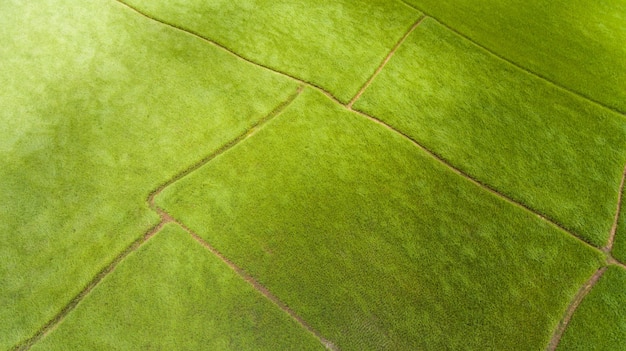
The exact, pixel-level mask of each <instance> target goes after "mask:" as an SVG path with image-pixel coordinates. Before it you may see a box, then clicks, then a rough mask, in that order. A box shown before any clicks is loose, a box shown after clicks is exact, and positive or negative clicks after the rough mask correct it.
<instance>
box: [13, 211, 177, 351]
mask: <svg viewBox="0 0 626 351" xmlns="http://www.w3.org/2000/svg"><path fill="white" fill-rule="evenodd" d="M171 221H172V218H171V217H170V216H169V215H168V216H161V221H160V222H159V223H158V224H157V225H156V226H154V227H153V228H152V229H150V230H148V231H147V232H146V233H145V234H144V235H143V236H142V237H140V238H139V239H137V240H135V241H134V242H133V243H132V244H130V246H128V247H127V248H126V249H125V250H124V251H122V253H120V254H119V255H118V256H117V257H115V258H114V259H113V261H111V263H109V265H107V266H106V267H104V268H103V269H102V270H101V271H100V272H99V273H98V274H97V275H96V276H95V277H94V278H93V279H92V280H91V281H90V282H89V284H87V286H85V288H84V289H83V290H82V291H81V292H80V293H78V295H76V296H75V297H74V298H73V299H72V301H70V303H68V304H67V305H66V306H65V307H63V309H62V310H61V311H60V312H59V313H58V314H57V315H56V316H54V317H53V318H52V319H51V320H50V321H48V323H46V324H45V325H44V326H43V327H41V329H39V330H38V331H37V333H35V335H33V336H32V337H31V338H30V339H27V340H25V341H23V342H21V343H19V344H18V345H16V346H14V347H13V348H12V350H20V351H22V350H29V349H30V348H31V347H32V346H33V345H34V344H35V343H36V342H37V341H39V340H41V338H43V337H44V336H46V334H48V333H49V332H51V331H52V330H54V328H55V327H56V326H57V325H59V324H60V323H61V322H63V320H64V319H65V317H66V316H67V315H68V314H69V313H70V312H72V310H74V308H76V306H78V304H79V303H80V302H81V301H82V300H83V299H84V298H85V297H86V296H87V295H89V293H90V292H91V291H92V290H93V289H94V288H95V287H96V286H97V285H98V284H99V283H100V281H102V279H104V278H105V277H106V276H107V275H109V274H110V273H111V272H113V271H114V270H115V267H117V265H118V264H119V263H120V262H122V261H123V260H124V259H125V258H126V257H127V256H128V255H130V254H131V253H133V252H135V251H137V249H138V248H139V247H141V245H143V244H144V243H145V242H146V241H148V240H149V239H150V238H152V237H153V236H154V235H155V234H156V233H158V232H159V231H160V230H161V228H163V226H164V225H165V224H167V223H169V222H171Z"/></svg>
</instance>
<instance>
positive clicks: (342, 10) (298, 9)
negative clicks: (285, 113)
mask: <svg viewBox="0 0 626 351" xmlns="http://www.w3.org/2000/svg"><path fill="white" fill-rule="evenodd" d="M124 2H126V3H128V4H130V5H132V6H133V7H136V8H138V9H139V10H141V11H142V12H144V13H146V14H148V15H150V16H152V17H155V18H158V19H160V20H163V21H165V22H167V23H171V24H175V25H177V26H180V27H182V28H186V29H188V30H191V31H193V32H195V33H198V34H200V35H202V36H204V37H206V38H209V39H211V40H214V41H216V42H218V43H220V44H221V45H224V46H226V47H228V48H229V49H231V50H234V51H235V52H237V53H238V54H241V55H242V56H244V57H246V58H249V59H251V60H253V61H255V62H258V63H260V64H263V65H266V66H269V67H272V68H274V69H277V70H279V71H281V72H286V73H288V74H290V75H293V76H296V77H298V78H300V79H303V80H305V81H308V82H311V83H313V84H315V85H319V86H321V87H324V88H325V89H327V90H329V91H330V92H332V93H333V94H334V95H335V96H337V97H338V98H339V99H340V100H342V101H344V102H346V101H348V100H350V98H351V97H352V96H354V95H355V94H356V92H357V91H358V90H359V88H360V87H361V85H362V84H363V83H365V81H366V80H367V79H368V78H369V77H370V76H371V75H372V73H374V71H375V70H376V67H378V65H379V64H380V62H381V61H382V60H383V58H384V57H385V56H386V55H387V53H388V52H389V51H390V50H391V48H392V47H393V46H394V45H395V44H396V42H397V41H398V40H399V39H400V38H401V37H402V36H403V35H404V33H405V32H406V31H407V30H408V29H409V28H410V27H411V26H412V25H413V23H415V22H416V21H417V19H418V18H419V16H420V14H419V13H418V12H417V11H415V10H413V9H412V8H410V7H408V6H406V5H405V4H403V3H402V2H400V1H399V0H367V1H366V0H358V1H353V0H352V1H351V0H339V1H332V2H319V1H316V0H304V1H289V0H279V1H265V0H252V1H229V0H218V1H211V2H207V1H201V0H192V1H189V0H185V1H182V0H178V1H164V0H159V1H155V0H150V1H147V0H124Z"/></svg>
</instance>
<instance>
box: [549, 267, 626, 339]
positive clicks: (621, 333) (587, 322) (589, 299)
mask: <svg viewBox="0 0 626 351" xmlns="http://www.w3.org/2000/svg"><path fill="white" fill-rule="evenodd" d="M624 309H626V270H624V269H623V268H620V267H616V266H611V267H609V268H608V269H607V271H606V272H605V273H604V275H603V276H602V278H600V281H599V282H598V283H597V285H596V286H595V287H594V288H593V289H592V290H591V291H590V292H589V294H588V295H587V296H586V297H585V299H584V300H583V302H582V303H581V304H580V306H578V309H577V310H576V313H574V316H573V317H572V320H571V321H570V323H569V325H568V327H567V329H566V330H565V334H564V335H563V338H562V339H561V343H560V344H559V347H558V348H557V350H558V351H570V350H580V351H587V350H623V349H624V345H626V315H624Z"/></svg>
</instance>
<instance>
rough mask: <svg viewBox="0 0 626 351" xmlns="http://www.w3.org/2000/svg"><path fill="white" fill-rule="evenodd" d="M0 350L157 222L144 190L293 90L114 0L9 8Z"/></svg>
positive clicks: (0, 8) (0, 125) (2, 32)
mask: <svg viewBox="0 0 626 351" xmlns="http://www.w3.org/2000/svg"><path fill="white" fill-rule="evenodd" d="M0 14H1V15H0V16H2V25H1V26H0V38H2V45H0V62H2V64H1V66H2V69H0V86H2V94H0V106H1V108H0V134H1V135H2V137H1V138H0V218H1V220H0V242H1V243H2V244H1V245H0V258H1V259H2V264H1V265H0V349H7V348H9V347H12V346H13V345H15V344H17V343H19V342H21V341H23V340H25V339H27V338H29V337H31V336H32V335H34V334H35V333H36V332H37V330H39V329H40V328H41V327H42V325H44V324H45V323H46V322H47V321H48V320H50V319H52V318H53V317H54V316H55V315H56V314H57V313H58V312H59V311H60V310H61V309H62V308H63V307H64V306H66V305H67V304H68V302H69V301H70V300H72V298H74V296H76V295H77V294H78V293H79V292H80V291H81V290H82V289H83V287H85V286H86V285H87V283H88V282H89V281H90V280H92V278H93V277H94V276H95V275H96V274H97V273H98V272H99V271H100V270H101V269H102V268H103V267H105V266H106V265H107V264H108V263H109V262H111V261H112V260H113V259H114V258H115V257H116V256H117V255H118V254H119V253H120V252H122V251H123V250H124V249H125V248H126V247H128V246H129V244H130V243H131V242H133V241H134V240H135V239H137V238H139V237H140V236H142V235H143V234H144V233H145V232H146V231H147V230H148V229H149V228H151V227H152V226H154V225H155V224H156V223H157V222H158V216H157V215H156V213H155V212H154V211H151V210H150V209H149V208H148V205H147V204H146V197H147V196H148V194H150V192H151V191H153V190H154V189H156V188H157V187H158V186H159V185H160V184H162V183H163V182H165V181H166V180H168V179H169V178H171V177H173V176H174V175H176V174H177V173H179V172H182V171H184V170H185V169H186V168H187V167H189V166H190V165H192V164H194V163H195V162H197V161H199V160H201V159H202V158H203V157H205V156H206V155H207V154H209V153H211V152H212V151H213V150H216V149H218V148H219V147H220V146H221V145H222V144H224V143H226V142H228V141H229V140H231V139H233V138H234V137H235V136H236V135H238V134H241V133H244V132H245V130H246V129H247V128H249V127H250V126H252V125H253V124H255V123H256V122H257V121H258V120H260V119H262V118H263V117H264V116H265V115H267V114H268V113H269V112H270V111H272V110H273V109H274V108H275V107H276V106H278V105H279V104H280V103H282V102H283V101H285V100H287V99H288V98H289V97H290V96H291V95H293V94H294V93H295V91H296V88H297V86H296V84H295V83H294V82H292V81H290V80H287V79H286V78H284V77H281V76H279V75H277V74H274V73H272V72H269V71H267V70H264V69H261V68H258V67H255V66H253V65H251V64H249V63H246V62H244V61H243V60H241V59H239V58H236V57H234V56H233V55H230V54H228V53H226V52H224V51H223V50H222V49H219V48H216V47H212V46H211V45H207V43H206V42H203V41H202V40H200V39H198V38H195V37H193V36H191V35H188V34H185V33H182V32H179V31H173V30H172V29H171V28H167V27H165V26H163V25H161V24H158V23H155V22H154V21H152V20H149V19H146V18H144V17H141V16H138V15H137V14H136V13H134V12H133V11H131V10H129V9H128V8H127V7H125V6H123V5H121V4H119V3H116V2H113V1H93V2H91V1H89V2H81V3H80V4H77V3H76V2H74V1H70V0H48V1H38V2H18V1H10V2H7V1H4V2H1V3H0Z"/></svg>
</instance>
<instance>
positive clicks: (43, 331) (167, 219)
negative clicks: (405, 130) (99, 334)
mask: <svg viewBox="0 0 626 351" xmlns="http://www.w3.org/2000/svg"><path fill="white" fill-rule="evenodd" d="M303 90H304V86H303V85H300V86H298V88H297V89H296V92H295V93H292V94H291V95H289V96H288V97H287V99H286V100H285V101H283V102H281V103H280V104H278V105H277V106H276V107H275V108H274V109H273V110H272V111H271V112H270V113H268V114H267V115H265V116H263V117H262V118H261V119H259V120H258V121H256V122H255V123H254V124H253V125H252V126H251V127H249V128H248V129H246V130H245V131H244V132H243V133H241V134H239V135H238V136H237V137H235V138H234V139H233V140H231V141H229V142H227V143H226V144H224V145H222V146H221V147H220V148H218V149H217V150H216V151H215V152H212V153H211V154H210V155H209V156H207V157H205V158H203V159H202V160H200V161H199V162H197V163H195V164H193V165H192V166H191V167H188V168H187V169H185V170H184V171H182V172H181V173H179V174H177V175H176V176H174V177H173V178H170V179H169V180H168V181H166V182H165V183H163V184H162V185H160V186H159V187H158V188H157V189H156V190H154V191H152V192H151V193H150V194H149V195H148V198H147V199H146V202H147V204H148V207H149V208H151V209H152V210H153V211H155V212H157V214H158V215H159V217H160V218H161V220H160V222H159V223H157V224H156V225H155V226H154V227H153V228H151V229H150V230H148V232H146V233H145V234H144V235H143V236H142V237H140V238H139V239H136V240H135V241H134V242H133V243H132V244H130V245H129V246H128V247H127V248H126V249H124V251H122V252H121V253H120V254H119V255H118V256H116V257H115V259H113V261H112V262H111V263H109V265H107V266H106V267H105V268H103V269H102V270H101V271H100V272H99V273H98V274H96V276H95V277H94V278H93V279H92V280H91V281H90V282H89V283H88V284H87V286H86V287H85V288H84V289H83V290H82V291H81V292H80V293H79V294H78V295H76V296H75V297H74V298H73V299H72V300H71V301H70V303H68V304H67V305H66V306H65V307H63V309H61V311H60V312H59V313H57V315H55V316H54V317H53V318H52V319H51V320H49V321H48V322H47V323H46V324H44V326H43V327H41V328H40V329H39V330H38V331H37V332H36V333H35V335H33V336H32V337H30V338H29V339H26V340H25V341H22V342H20V343H18V344H17V345H16V346H14V347H13V348H12V349H11V350H14V351H23V350H28V349H30V348H31V347H32V346H33V345H34V344H35V343H37V342H38V341H39V340H41V338H43V337H44V336H45V335H47V334H48V333H49V332H50V331H52V330H53V329H54V328H55V327H56V326H57V325H59V324H60V323H61V322H62V321H63V320H64V319H65V317H66V316H67V315H68V314H69V313H70V312H71V311H72V310H73V309H74V308H76V306H77V305H78V304H79V303H80V302H81V301H82V300H83V299H84V298H85V297H86V296H87V295H89V293H90V292H91V291H92V290H93V289H94V288H95V287H96V286H97V285H98V284H99V283H100V281H102V279H104V278H105V277H106V276H107V275H108V274H110V273H111V272H113V270H114V269H115V267H116V266H117V265H118V264H119V263H120V262H122V261H123V260H124V259H125V258H126V257H127V256H128V255H129V254H131V253H132V252H135V251H136V250H137V249H139V247H140V246H141V245H143V244H144V243H145V242H146V241H148V240H149V239H150V238H151V237H153V236H154V235H155V234H156V233H157V232H158V231H159V230H161V228H163V226H164V225H165V224H167V223H171V222H174V218H173V217H171V216H170V215H169V214H168V213H167V212H165V211H163V210H162V209H160V208H158V207H156V205H155V204H154V199H155V197H156V196H157V195H158V194H159V193H161V192H162V191H163V190H164V189H165V188H166V187H168V186H169V185H171V184H173V183H175V182H176V181H178V180H180V179H182V178H184V177H185V176H187V175H188V174H190V173H192V172H193V171H195V170H197V169H198V168H200V167H202V166H203V165H205V164H206V163H207V162H209V161H211V160H213V159H214V158H215V157H217V156H219V155H220V154H222V153H224V152H226V151H228V150H229V149H231V148H232V147H233V146H235V145H237V144H238V143H239V142H241V141H243V140H245V139H247V138H248V137H250V136H252V135H254V134H255V133H256V132H257V131H258V130H259V129H260V128H261V127H262V126H263V125H264V124H265V123H267V122H268V121H269V120H271V119H272V118H273V117H275V116H277V115H279V114H280V113H281V112H282V111H283V110H284V109H285V108H287V106H289V104H291V102H293V101H294V100H295V99H296V98H297V97H298V96H299V95H300V94H301V93H302V91H303Z"/></svg>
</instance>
